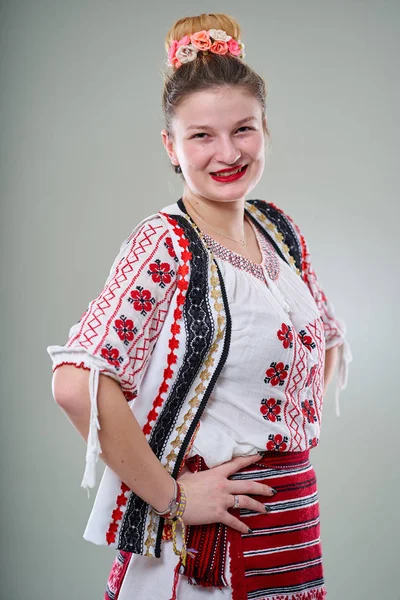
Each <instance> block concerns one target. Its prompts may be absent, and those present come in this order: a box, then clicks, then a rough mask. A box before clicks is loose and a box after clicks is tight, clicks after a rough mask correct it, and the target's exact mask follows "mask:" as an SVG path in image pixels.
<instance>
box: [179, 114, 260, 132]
mask: <svg viewBox="0 0 400 600" xmlns="http://www.w3.org/2000/svg"><path fill="white" fill-rule="evenodd" d="M256 120H257V117H246V118H245V119H240V121H238V122H237V123H236V124H235V127H238V125H241V124H242V123H247V122H248V121H256ZM190 129H212V127H211V125H189V127H186V131H189V130H190Z"/></svg>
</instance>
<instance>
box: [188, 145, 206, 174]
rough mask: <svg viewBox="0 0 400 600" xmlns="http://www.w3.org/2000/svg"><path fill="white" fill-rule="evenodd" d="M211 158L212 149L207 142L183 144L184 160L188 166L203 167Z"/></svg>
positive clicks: (193, 167)
mask: <svg viewBox="0 0 400 600" xmlns="http://www.w3.org/2000/svg"><path fill="white" fill-rule="evenodd" d="M209 160H210V149H209V147H208V146H207V145H205V144H186V145H183V146H182V162H184V163H185V164H186V166H187V167H189V168H192V169H194V170H196V169H199V170H200V169H202V168H204V167H205V166H207V164H208V162H209Z"/></svg>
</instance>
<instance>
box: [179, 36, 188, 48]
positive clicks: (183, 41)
mask: <svg viewBox="0 0 400 600" xmlns="http://www.w3.org/2000/svg"><path fill="white" fill-rule="evenodd" d="M189 44H190V36H188V35H185V36H184V37H183V38H182V39H181V40H179V42H178V48H180V47H181V46H189Z"/></svg>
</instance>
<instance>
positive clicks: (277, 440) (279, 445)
mask: <svg viewBox="0 0 400 600" xmlns="http://www.w3.org/2000/svg"><path fill="white" fill-rule="evenodd" d="M268 439H269V442H267V446H266V448H267V450H277V451H278V452H284V451H285V450H286V448H287V441H288V438H287V436H286V435H285V436H283V435H281V434H280V433H277V434H276V435H274V434H273V433H270V435H269V436H268Z"/></svg>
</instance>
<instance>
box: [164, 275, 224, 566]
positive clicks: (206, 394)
mask: <svg viewBox="0 0 400 600" xmlns="http://www.w3.org/2000/svg"><path fill="white" fill-rule="evenodd" d="M215 266H216V267H217V272H218V278H219V282H220V285H221V294H222V301H223V304H224V309H225V315H226V330H225V338H224V346H223V348H222V353H221V357H220V359H219V362H218V365H217V368H216V369H215V371H214V373H213V375H212V377H211V379H210V383H209V384H208V386H207V389H206V391H205V392H204V396H203V399H202V401H201V403H200V405H199V407H198V409H197V412H196V414H195V416H194V418H193V421H192V422H191V424H190V426H189V429H188V432H187V433H186V436H185V438H184V440H183V442H182V445H181V447H180V450H179V454H178V458H177V459H176V462H175V467H174V470H173V472H172V477H174V478H175V479H176V478H177V476H178V473H179V469H180V465H181V464H182V461H183V458H184V456H185V453H186V450H187V447H188V445H189V443H190V441H191V439H192V436H193V434H194V431H195V429H196V427H197V424H198V422H199V421H200V419H201V416H202V414H203V412H204V409H205V407H206V405H207V402H208V399H209V398H210V395H211V392H212V391H213V389H214V386H215V384H216V382H217V379H218V377H219V375H220V373H221V371H222V368H223V366H224V364H225V362H226V359H227V357H228V353H229V348H230V344H231V334H232V319H231V314H230V311H229V305H228V298H227V295H226V288H225V284H224V280H223V278H222V274H221V271H220V270H219V267H218V265H217V264H216V263H215ZM163 527H164V519H160V526H159V528H158V535H157V544H156V548H160V547H161V537H162V532H163ZM156 556H157V554H156Z"/></svg>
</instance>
